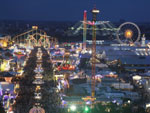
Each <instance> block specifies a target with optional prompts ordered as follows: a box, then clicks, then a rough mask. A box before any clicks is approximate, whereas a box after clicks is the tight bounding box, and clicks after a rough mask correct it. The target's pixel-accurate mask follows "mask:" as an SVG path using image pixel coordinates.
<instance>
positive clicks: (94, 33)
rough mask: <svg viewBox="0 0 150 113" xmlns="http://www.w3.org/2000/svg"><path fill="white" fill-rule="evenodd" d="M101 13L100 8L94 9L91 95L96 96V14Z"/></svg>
mask: <svg viewBox="0 0 150 113" xmlns="http://www.w3.org/2000/svg"><path fill="white" fill-rule="evenodd" d="M98 13H99V10H97V9H96V8H94V9H93V10H92V15H93V20H92V21H93V23H94V24H93V33H92V86H91V88H92V90H91V91H92V92H91V96H92V97H95V63H96V25H95V22H96V16H97V14H98Z"/></svg>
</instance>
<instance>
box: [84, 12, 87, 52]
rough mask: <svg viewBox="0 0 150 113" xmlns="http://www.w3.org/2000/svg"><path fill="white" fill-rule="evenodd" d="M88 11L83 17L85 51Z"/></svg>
mask: <svg viewBox="0 0 150 113" xmlns="http://www.w3.org/2000/svg"><path fill="white" fill-rule="evenodd" d="M86 24H87V11H86V10H85V11H84V16H83V49H84V50H85V49H86V32H87V25H86Z"/></svg>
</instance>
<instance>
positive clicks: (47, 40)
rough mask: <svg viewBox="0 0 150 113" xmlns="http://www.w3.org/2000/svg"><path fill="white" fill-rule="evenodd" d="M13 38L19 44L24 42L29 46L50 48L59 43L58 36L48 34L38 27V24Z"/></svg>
mask: <svg viewBox="0 0 150 113" xmlns="http://www.w3.org/2000/svg"><path fill="white" fill-rule="evenodd" d="M12 40H13V41H14V42H15V43H16V44H17V45H19V44H22V45H25V46H29V47H31V46H43V47H48V48H50V47H51V46H54V45H55V44H56V43H57V39H56V38H54V37H51V36H48V35H47V34H46V32H45V31H43V30H41V29H38V27H37V26H32V29H31V30H28V31H26V32H24V33H22V34H19V35H17V36H15V37H13V38H12Z"/></svg>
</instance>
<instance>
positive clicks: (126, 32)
mask: <svg viewBox="0 0 150 113" xmlns="http://www.w3.org/2000/svg"><path fill="white" fill-rule="evenodd" d="M132 36H133V32H132V31H131V30H126V31H125V37H126V38H132Z"/></svg>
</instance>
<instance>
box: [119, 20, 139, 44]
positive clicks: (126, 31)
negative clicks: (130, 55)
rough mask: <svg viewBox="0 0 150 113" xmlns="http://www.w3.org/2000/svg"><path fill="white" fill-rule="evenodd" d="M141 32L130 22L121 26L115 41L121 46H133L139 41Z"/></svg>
mask: <svg viewBox="0 0 150 113" xmlns="http://www.w3.org/2000/svg"><path fill="white" fill-rule="evenodd" d="M140 36H141V31H140V29H139V27H138V26H137V25H136V24H134V23H132V22H125V23H123V24H121V25H120V26H119V28H118V30H117V40H118V41H119V43H121V44H134V43H136V42H138V41H139V40H140Z"/></svg>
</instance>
